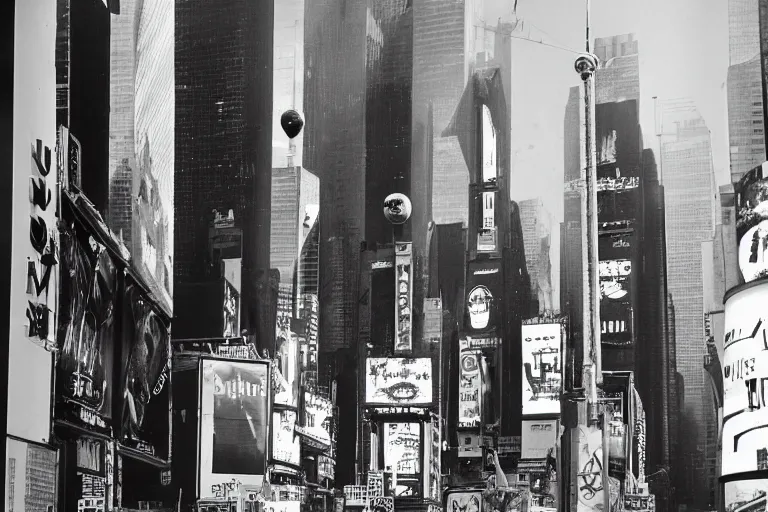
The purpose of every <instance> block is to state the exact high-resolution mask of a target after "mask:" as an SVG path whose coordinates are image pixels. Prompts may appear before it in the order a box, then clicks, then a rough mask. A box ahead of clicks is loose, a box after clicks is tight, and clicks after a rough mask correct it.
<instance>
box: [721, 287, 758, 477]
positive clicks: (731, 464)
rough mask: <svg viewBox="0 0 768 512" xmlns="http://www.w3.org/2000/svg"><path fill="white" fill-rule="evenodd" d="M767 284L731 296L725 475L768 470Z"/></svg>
mask: <svg viewBox="0 0 768 512" xmlns="http://www.w3.org/2000/svg"><path fill="white" fill-rule="evenodd" d="M766 304H768V282H767V283H759V284H758V283H755V284H754V285H747V286H745V287H742V288H737V289H736V291H735V293H734V292H731V293H729V295H728V296H726V301H725V340H724V343H723V348H724V356H723V395H724V396H723V430H722V432H723V453H722V473H721V474H722V476H723V477H728V476H729V475H734V474H738V473H746V472H752V471H757V470H760V469H763V470H765V469H768V401H767V400H766V392H768V331H766V320H768V314H767V313H768V309H766Z"/></svg>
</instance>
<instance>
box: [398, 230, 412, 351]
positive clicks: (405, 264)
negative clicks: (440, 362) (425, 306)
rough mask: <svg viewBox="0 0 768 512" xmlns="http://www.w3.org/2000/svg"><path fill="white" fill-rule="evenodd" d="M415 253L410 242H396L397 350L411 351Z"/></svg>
mask: <svg viewBox="0 0 768 512" xmlns="http://www.w3.org/2000/svg"><path fill="white" fill-rule="evenodd" d="M412 262H413V255H412V252H411V243H410V242H396V243H395V279H396V280H397V282H396V284H395V286H396V290H397V303H396V304H395V352H398V353H401V352H410V351H411V350H412V349H413V343H412V340H411V333H412V326H411V321H412V318H413V314H412V307H411V306H412V304H413V268H412Z"/></svg>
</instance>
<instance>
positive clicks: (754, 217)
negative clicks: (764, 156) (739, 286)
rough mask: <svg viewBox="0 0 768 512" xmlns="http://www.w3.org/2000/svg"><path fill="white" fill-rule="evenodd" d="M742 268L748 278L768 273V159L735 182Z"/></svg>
mask: <svg viewBox="0 0 768 512" xmlns="http://www.w3.org/2000/svg"><path fill="white" fill-rule="evenodd" d="M734 189H735V190H734V191H735V192H736V240H737V243H738V253H739V269H740V270H741V274H742V276H743V277H744V281H745V282H750V281H754V280H756V279H761V278H763V277H768V162H766V163H763V164H762V165H760V166H758V167H755V168H754V169H752V170H750V171H749V172H747V173H746V174H745V175H744V176H743V177H742V178H741V180H739V182H738V183H736V184H735V186H734Z"/></svg>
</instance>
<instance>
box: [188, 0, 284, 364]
mask: <svg viewBox="0 0 768 512" xmlns="http://www.w3.org/2000/svg"><path fill="white" fill-rule="evenodd" d="M273 8H274V2H273V1H272V0H267V1H265V2H258V3H254V2H249V1H246V0H225V1H222V2H213V3H211V2H207V1H204V0H184V1H178V2H176V10H175V34H176V53H175V58H176V160H175V177H174V178H175V179H174V196H175V197H174V199H175V200H174V210H175V219H174V225H175V229H174V251H175V254H174V283H175V286H174V288H175V289H176V290H177V292H180V289H179V285H187V284H190V285H191V284H193V283H199V282H204V281H207V280H210V279H213V278H216V277H219V274H220V272H221V269H220V268H218V264H217V262H216V260H215V258H214V257H215V254H214V253H213V250H212V247H210V244H209V236H208V235H209V232H208V230H209V225H210V223H211V221H213V217H214V215H213V210H217V211H218V212H229V211H230V210H232V212H233V217H234V224H235V226H237V227H239V228H240V229H242V239H243V243H242V247H243V253H242V282H241V283H237V285H236V286H240V289H239V290H238V291H239V292H240V294H241V327H242V328H243V329H247V330H248V331H249V333H250V334H256V335H257V339H258V340H262V341H260V343H261V342H265V343H266V344H267V345H269V343H270V342H269V340H271V339H274V319H271V320H270V318H268V315H269V314H270V313H268V312H269V311H270V308H269V307H268V303H270V301H271V300H272V298H270V297H269V296H270V294H272V293H273V292H274V290H273V289H272V288H273V283H271V281H270V279H269V277H268V276H269V272H268V270H269V256H270V255H269V239H270V220H271V205H270V203H271V201H270V199H271V178H272V171H271V168H272V165H271V164H272V157H271V148H272V111H273V105H272V87H273V77H272V73H271V69H272V61H273V52H272V48H273V46H272V44H273V26H274V17H273V15H274V12H273ZM265 70H266V72H265ZM260 305H261V306H262V307H260ZM260 348H261V349H264V348H270V349H271V347H269V346H264V347H260Z"/></svg>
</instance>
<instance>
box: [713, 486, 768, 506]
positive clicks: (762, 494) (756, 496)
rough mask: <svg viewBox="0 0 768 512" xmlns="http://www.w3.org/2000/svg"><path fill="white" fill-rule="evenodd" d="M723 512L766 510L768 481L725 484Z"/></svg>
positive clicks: (767, 504)
mask: <svg viewBox="0 0 768 512" xmlns="http://www.w3.org/2000/svg"><path fill="white" fill-rule="evenodd" d="M724 490H725V512H742V511H743V512H752V511H755V512H758V511H764V510H766V509H768V479H759V480H739V481H737V482H726V483H725V489H724Z"/></svg>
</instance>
